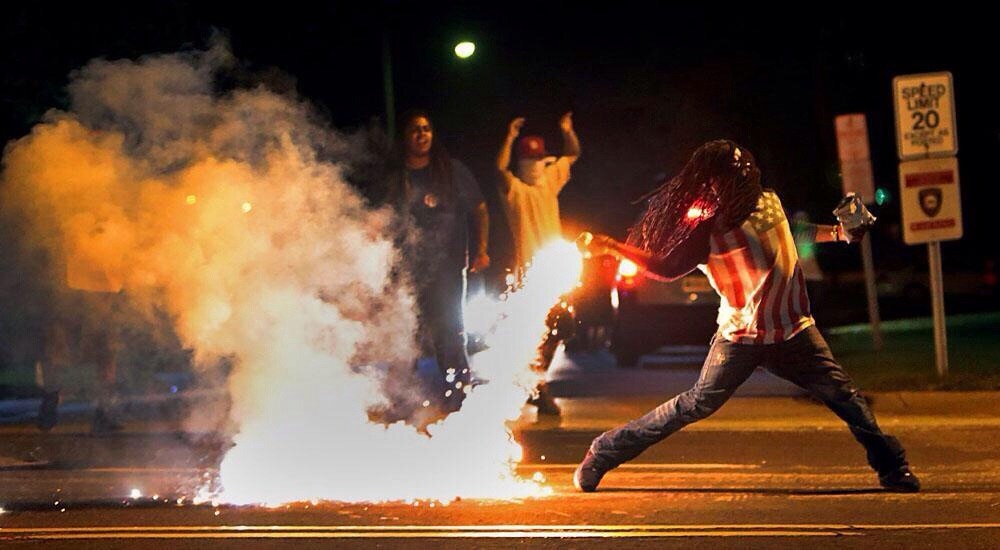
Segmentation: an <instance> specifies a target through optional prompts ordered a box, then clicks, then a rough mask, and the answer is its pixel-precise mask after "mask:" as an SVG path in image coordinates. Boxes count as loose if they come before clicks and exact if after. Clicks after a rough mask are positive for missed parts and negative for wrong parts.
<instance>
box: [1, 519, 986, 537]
mask: <svg viewBox="0 0 1000 550" xmlns="http://www.w3.org/2000/svg"><path fill="white" fill-rule="evenodd" d="M958 529H1000V523H917V524H789V525H779V524H745V525H740V524H735V525H490V526H484V525H384V526H383V525H221V526H211V525H191V526H121V527H110V526H101V527H15V528H3V527H0V540H12V539H45V540H70V539H112V538H121V539H127V538H131V539H222V538H315V539H322V538H597V537H608V538H620V537H630V538H631V537H646V538H660V537H824V536H859V535H864V534H865V532H866V531H915V530H918V531H927V530H958Z"/></svg>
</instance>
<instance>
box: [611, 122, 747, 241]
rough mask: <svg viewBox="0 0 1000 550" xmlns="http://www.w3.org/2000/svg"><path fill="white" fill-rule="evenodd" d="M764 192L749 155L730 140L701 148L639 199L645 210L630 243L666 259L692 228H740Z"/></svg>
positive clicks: (632, 232) (635, 227)
mask: <svg viewBox="0 0 1000 550" xmlns="http://www.w3.org/2000/svg"><path fill="white" fill-rule="evenodd" d="M762 192H763V190H762V189H761V186H760V170H759V169H758V168H757V162H756V160H754V158H753V155H752V154H750V151H747V150H746V149H744V148H742V147H740V146H739V145H737V144H736V143H735V142H732V141H729V140H716V141H710V142H708V143H706V144H704V145H702V146H701V147H699V148H698V149H697V150H696V151H695V152H694V154H693V155H691V159H690V160H688V162H687V164H685V165H684V168H683V169H681V171H680V173H679V174H677V175H676V176H674V177H673V178H672V179H670V180H668V181H666V182H665V183H663V184H662V185H660V186H659V187H658V188H656V189H654V190H653V191H651V192H649V193H647V194H646V195H645V196H643V197H642V198H640V199H639V201H643V200H646V201H647V205H646V210H645V212H644V213H643V214H642V216H641V217H640V218H639V220H638V221H637V222H636V223H635V225H633V226H632V227H631V228H630V229H629V232H628V242H629V244H632V245H634V246H638V247H640V248H642V249H644V250H647V251H650V252H652V253H654V254H659V255H667V254H670V252H671V251H672V250H673V249H674V248H676V247H677V245H679V244H681V243H682V242H684V240H685V239H687V238H688V237H689V236H690V235H691V233H692V232H693V231H694V229H695V228H696V227H698V226H699V225H700V224H702V223H705V222H707V221H709V220H712V219H713V218H714V223H715V224H716V227H717V228H718V229H719V230H722V231H728V230H729V229H732V228H734V227H737V226H739V225H740V224H742V223H743V221H744V220H746V218H747V217H748V216H749V215H750V214H751V213H752V212H753V211H754V209H755V208H756V207H757V200H758V199H759V198H760V196H761V193H762Z"/></svg>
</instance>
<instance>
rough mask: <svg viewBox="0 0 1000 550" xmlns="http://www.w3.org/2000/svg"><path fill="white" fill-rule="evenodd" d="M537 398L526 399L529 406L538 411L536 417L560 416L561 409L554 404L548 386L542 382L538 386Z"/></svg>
mask: <svg viewBox="0 0 1000 550" xmlns="http://www.w3.org/2000/svg"><path fill="white" fill-rule="evenodd" d="M537 390H538V396H537V397H532V398H530V399H528V404H529V405H534V406H535V407H536V408H537V409H538V416H562V409H560V408H559V405H557V404H556V399H555V398H554V397H552V392H550V391H549V385H548V384H546V383H544V382H542V383H541V384H539V385H538V389H537Z"/></svg>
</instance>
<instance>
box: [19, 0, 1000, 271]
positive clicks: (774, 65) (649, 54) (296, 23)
mask: <svg viewBox="0 0 1000 550" xmlns="http://www.w3.org/2000/svg"><path fill="white" fill-rule="evenodd" d="M145 4H147V3H138V2H136V3H130V4H122V5H120V6H119V5H116V6H108V5H103V6H102V5H93V4H91V3H73V4H71V5H61V4H52V3H45V2H38V3H34V4H32V5H30V6H27V5H18V6H5V7H4V8H3V12H4V13H3V17H2V18H0V19H2V22H0V25H2V31H0V41H2V47H0V70H2V74H3V81H2V93H0V102H2V104H0V133H2V138H3V140H4V141H5V142H6V141H7V140H10V139H15V138H17V137H19V136H22V135H24V134H25V133H27V132H28V131H29V130H30V128H31V127H32V126H33V125H34V124H35V123H36V122H38V121H39V119H40V117H41V116H42V114H43V113H44V112H45V111H46V110H47V109H49V108H53V107H64V106H65V102H66V96H65V92H64V87H65V85H66V83H67V81H68V75H69V74H70V72H71V71H72V70H74V69H76V68H78V67H80V66H82V65H83V64H85V63H86V62H87V61H88V60H90V59H92V58H95V57H104V58H108V59H116V58H123V57H124V58H136V57H140V56H142V55H145V54H151V53H159V52H163V53H167V52H175V51H179V50H184V49H191V48H205V47H207V45H208V43H209V40H210V37H211V36H212V34H213V33H214V32H221V33H223V34H225V35H226V36H228V39H229V41H230V43H231V45H232V49H233V52H234V53H235V55H236V56H237V57H238V58H239V59H240V61H241V63H242V68H243V71H244V73H245V74H244V78H245V80H246V81H255V82H264V83H265V84H266V85H268V86H270V87H272V88H275V89H278V90H286V91H292V90H294V91H296V92H297V93H298V94H300V95H301V96H302V97H304V98H306V99H308V100H309V101H310V102H312V103H314V104H315V105H316V106H317V107H318V109H319V110H320V112H322V113H323V114H324V115H325V116H326V117H327V118H328V120H329V124H330V125H331V126H334V127H336V128H340V129H346V130H355V129H359V128H364V127H366V126H368V125H372V124H377V123H378V122H379V121H380V120H384V105H385V104H384V98H383V63H382V59H383V56H382V53H383V52H382V44H383V38H384V37H387V38H388V40H389V43H390V44H391V58H392V69H393V70H392V75H393V79H394V84H395V86H394V90H395V97H396V107H397V111H399V112H401V111H403V110H405V109H406V108H409V107H423V108H427V109H429V110H430V111H431V113H432V114H433V115H434V118H435V122H436V125H437V138H438V139H441V140H443V142H444V143H445V144H446V145H447V147H448V149H449V150H450V151H451V152H452V154H453V155H454V156H456V157H458V158H460V159H462V160H463V161H465V162H466V164H468V165H469V166H470V168H472V170H473V172H474V173H475V174H476V176H477V177H478V179H479V182H480V184H481V186H482V188H483V190H484V192H485V193H486V194H487V197H488V199H489V201H490V203H491V205H492V206H493V207H494V208H493V209H492V212H493V214H494V220H495V223H494V226H495V229H494V232H493V233H494V234H493V241H494V244H495V245H496V251H497V254H495V257H498V258H499V259H500V260H501V261H502V260H503V257H504V253H505V250H506V249H507V248H508V244H507V242H508V241H509V237H508V236H507V234H506V225H505V222H504V220H503V219H502V218H503V216H502V214H501V211H500V209H499V208H497V207H496V206H497V204H496V196H495V191H494V180H493V169H492V163H493V159H494V157H495V155H496V149H497V147H498V146H499V143H500V141H501V139H502V137H503V135H504V133H505V131H506V125H507V122H508V121H509V120H510V119H511V118H512V117H514V116H518V115H522V116H526V117H527V118H528V124H527V127H526V129H525V132H528V133H537V134H541V135H543V136H545V137H546V139H547V142H548V143H549V148H550V149H556V150H558V148H559V146H560V143H559V134H558V130H557V124H556V123H557V120H558V117H559V115H560V114H561V113H562V112H564V111H566V110H572V111H573V112H574V113H575V115H574V119H575V122H576V126H577V131H578V133H579V135H580V139H581V143H582V146H583V152H584V154H583V157H582V158H581V161H580V162H579V163H578V164H577V165H576V166H575V167H574V178H573V180H572V181H571V183H570V185H569V186H568V187H567V189H566V190H565V191H564V193H563V194H562V200H561V203H562V208H563V218H564V224H565V225H566V226H567V229H569V230H576V229H580V228H584V227H586V228H590V229H595V230H599V231H604V232H609V233H611V234H614V235H618V236H620V235H622V234H623V231H624V229H625V228H626V227H627V225H628V224H629V222H630V221H631V220H632V219H633V218H634V216H635V215H636V213H637V209H638V207H637V206H635V205H633V204H632V201H633V200H634V199H636V198H638V197H639V196H641V195H642V194H643V193H644V192H645V191H646V190H648V189H649V188H650V187H651V186H652V184H653V181H654V178H656V177H657V175H658V174H661V173H667V174H672V173H675V172H676V171H677V170H679V168H680V167H681V166H682V164H683V163H684V161H685V160H686V158H687V157H688V156H689V155H690V153H691V152H692V151H693V149H694V148H695V147H697V146H698V145H699V144H701V143H702V142H704V141H707V140H710V139H716V138H731V139H735V140H736V141H739V142H741V143H743V144H744V145H746V146H747V147H749V148H750V149H751V150H752V151H753V152H754V153H755V155H756V156H757V158H758V160H759V161H760V163H761V165H762V167H763V169H764V178H765V184H766V185H768V186H771V187H774V188H776V189H777V190H778V191H779V193H780V194H781V196H782V198H783V202H784V204H785V207H786V209H788V210H790V211H793V210H799V209H802V210H806V211H807V212H809V213H810V214H811V215H812V216H813V218H814V219H817V220H824V221H829V220H830V219H831V216H830V215H829V212H830V210H832V208H833V206H834V205H835V204H836V202H837V199H838V198H839V196H840V183H839V179H838V174H837V160H836V159H837V155H836V142H835V137H834V130H833V117H834V116H835V115H837V114H841V113H846V112H864V113H866V114H867V115H868V117H869V120H868V124H869V132H870V140H871V145H872V158H873V162H874V169H875V176H876V182H877V185H878V186H880V187H885V188H887V189H888V190H889V191H890V192H891V193H892V194H893V196H894V197H898V189H897V186H898V183H897V175H896V174H897V158H896V149H895V134H894V119H893V113H892V93H891V81H892V77H893V76H895V75H899V74H911V73H920V72H935V71H944V70H947V71H951V72H952V73H953V74H954V83H955V88H956V99H955V102H956V109H957V113H958V135H959V144H960V152H959V160H960V170H961V180H962V195H963V204H964V210H963V215H964V219H965V238H964V239H963V240H962V241H959V242H953V243H947V244H946V245H945V247H944V258H945V266H946V268H950V267H961V268H967V269H975V270H980V269H982V265H983V262H984V261H985V259H987V258H989V257H994V256H995V255H996V247H995V245H994V244H992V241H991V239H990V238H989V237H991V236H992V233H993V230H992V229H991V228H990V227H989V226H987V225H986V223H987V219H988V218H989V216H991V215H992V211H993V205H992V204H990V203H989V202H987V201H986V200H985V197H986V195H987V193H986V192H985V191H984V189H985V188H986V185H989V184H990V182H991V181H992V180H993V179H994V176H993V172H992V170H991V169H990V168H991V166H992V164H993V163H994V162H995V160H996V159H997V158H1000V116H998V114H997V109H996V106H995V104H994V101H993V97H992V93H991V92H992V87H991V82H992V81H993V80H994V78H993V76H994V74H993V73H994V67H995V63H994V62H993V61H991V60H990V58H991V56H992V52H990V51H987V47H988V45H987V44H988V37H990V36H991V35H992V33H995V30H994V29H992V28H989V27H988V26H987V25H989V23H988V21H989V18H987V17H984V16H983V14H981V13H975V12H971V11H968V12H957V11H956V12H952V13H944V12H942V11H936V12H934V13H932V14H925V13H917V12H914V13H907V14H905V15H902V16H888V15H873V14H862V13H861V12H860V11H854V12H851V11H849V8H848V7H846V6H837V7H836V10H833V9H832V6H817V7H818V8H820V9H823V8H826V9H829V10H830V12H829V13H818V14H816V15H805V14H804V13H799V12H794V11H793V12H789V11H780V12H779V11H768V10H764V9H759V8H756V7H753V5H752V4H742V5H740V6H739V7H724V6H714V5H713V6H712V7H711V8H708V9H701V8H698V9H696V8H691V7H687V8H676V7H670V8H667V7H665V6H666V4H662V5H661V4H660V3H656V4H653V3H649V4H641V3H637V4H632V3H621V2H619V3H614V4H613V5H607V6H605V7H603V8H599V9H586V10H581V9H580V7H579V6H580V4H579V3H555V4H554V3H545V5H544V6H542V5H541V4H542V3H530V4H516V3H496V4H490V5H489V6H488V7H483V6H478V5H472V4H473V3H463V4H455V5H449V4H443V3H417V2H401V1H383V2H381V3H379V2H371V3H366V4H365V5H366V6H367V7H359V6H361V5H362V3H356V4H341V3H339V2H326V3H323V4H322V5H320V6H313V5H309V4H300V3H297V2H280V3H271V4H267V5H266V6H265V7H254V8H250V7H247V6H248V5H249V3H240V4H220V3H203V2H193V1H192V2H152V3H148V4H149V5H145ZM814 8H815V7H814ZM460 38H468V39H471V40H473V41H475V42H476V44H477V52H476V55H475V56H474V57H473V58H472V59H469V60H464V61H463V60H459V59H457V58H456V57H455V56H454V55H453V53H452V51H451V49H452V47H453V46H454V44H455V43H456V42H457V41H458V39H460ZM237 80H239V79H237ZM990 194H991V193H990ZM898 210H899V203H898V200H894V201H892V202H890V203H888V204H887V205H886V206H884V207H883V208H881V209H879V210H878V211H877V214H878V215H879V217H880V222H881V223H880V227H879V233H878V234H877V235H876V241H875V246H876V248H875V253H876V257H879V256H887V255H889V254H893V255H894V256H897V257H898V256H899V251H900V250H903V251H905V252H908V254H903V256H904V257H907V258H912V261H915V262H921V261H925V260H924V259H923V258H924V257H925V254H924V252H923V249H922V248H921V247H905V246H903V245H902V244H900V243H899V242H898V238H893V237H892V236H891V231H890V230H891V228H892V225H893V224H894V223H896V222H898V218H899V213H898ZM824 254H825V255H824V256H823V257H821V261H822V262H824V263H825V264H827V265H828V266H829V267H831V268H834V269H836V268H841V267H842V268H844V269H853V268H854V267H855V266H856V265H857V263H858V258H857V254H856V253H855V252H853V251H844V250H840V251H836V250H835V251H832V252H825V253H824Z"/></svg>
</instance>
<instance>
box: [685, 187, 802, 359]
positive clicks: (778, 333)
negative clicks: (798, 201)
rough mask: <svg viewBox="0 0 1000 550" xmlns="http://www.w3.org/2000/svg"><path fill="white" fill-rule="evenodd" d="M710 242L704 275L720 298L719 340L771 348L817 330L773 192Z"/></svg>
mask: <svg viewBox="0 0 1000 550" xmlns="http://www.w3.org/2000/svg"><path fill="white" fill-rule="evenodd" d="M710 242H711V252H710V253H709V257H708V263H707V264H706V265H704V266H702V270H703V271H704V272H705V274H706V275H708V280H709V282H710V283H711V284H712V286H713V287H714V288H715V290H716V291H717V292H718V293H719V296H720V297H721V300H720V302H721V303H720V305H719V317H718V322H719V330H720V333H721V334H722V337H723V338H725V339H726V340H729V341H730V342H735V343H738V344H773V343H777V342H783V341H785V340H788V339H789V338H791V337H793V336H795V335H796V334H798V333H799V332H801V331H802V330H803V329H805V328H807V327H809V326H812V325H813V324H815V321H813V318H812V315H811V314H810V310H809V297H808V295H807V294H806V281H805V276H804V275H803V273H802V268H801V267H800V266H799V261H798V254H797V253H796V251H795V241H794V240H793V238H792V232H791V228H790V227H789V224H788V219H787V218H786V217H785V212H784V210H783V209H782V207H781V201H780V200H778V196H777V195H776V194H775V193H774V192H773V191H771V190H765V191H764V193H763V195H761V197H760V199H759V200H758V201H757V208H756V210H754V212H753V213H752V214H750V216H749V217H748V218H747V219H746V221H744V222H743V224H742V225H741V226H739V227H737V228H735V229H732V230H730V231H726V232H724V233H722V232H713V233H712V235H711V237H710Z"/></svg>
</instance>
